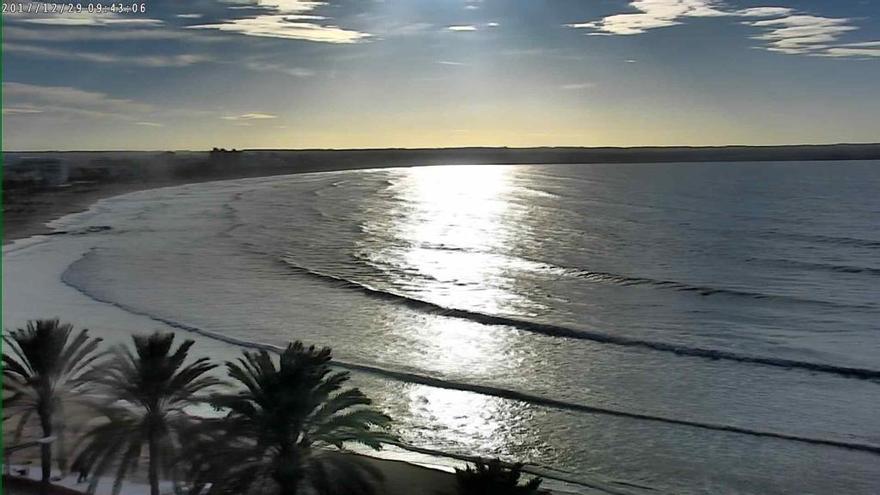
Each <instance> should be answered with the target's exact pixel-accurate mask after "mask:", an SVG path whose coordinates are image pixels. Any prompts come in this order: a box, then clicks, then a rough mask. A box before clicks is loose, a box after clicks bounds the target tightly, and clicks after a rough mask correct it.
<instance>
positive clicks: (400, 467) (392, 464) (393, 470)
mask: <svg viewBox="0 0 880 495" xmlns="http://www.w3.org/2000/svg"><path fill="white" fill-rule="evenodd" d="M355 169H358V168H355ZM344 170H352V169H339V170H327V171H326V172H335V171H344ZM306 173H315V172H313V171H300V172H295V173H288V174H273V175H269V176H256V177H242V178H235V179H228V178H220V179H217V180H198V181H178V182H176V183H168V182H165V181H162V182H152V183H143V184H137V185H134V184H132V185H131V186H134V187H124V186H123V187H113V186H109V187H101V188H96V189H95V190H94V191H90V193H89V194H87V195H83V196H81V197H82V198H84V199H85V198H88V199H90V200H92V202H91V203H89V204H83V202H78V203H63V204H59V205H58V206H57V207H56V208H53V209H51V210H49V211H46V212H43V213H50V212H51V213H52V214H54V215H56V216H54V217H52V218H49V219H48V220H45V221H44V216H32V217H31V218H30V228H28V229H24V228H22V229H19V230H17V231H14V233H13V234H12V235H9V233H8V232H5V233H4V246H3V251H4V254H3V255H4V264H5V265H7V266H8V265H9V264H10V263H9V260H8V259H7V257H9V256H13V257H17V256H25V257H27V256H28V254H29V253H30V252H31V251H40V250H43V249H49V248H51V246H52V244H53V242H51V241H52V240H53V238H54V237H55V236H54V235H53V232H56V233H58V234H61V233H64V232H65V227H64V224H66V223H68V220H70V221H73V222H76V221H77V220H76V218H77V217H78V216H79V215H81V214H88V212H89V211H90V210H92V209H93V208H94V207H95V206H97V205H98V204H100V203H101V201H102V200H106V199H111V198H116V197H122V196H127V195H129V194H135V193H138V192H144V191H149V190H154V189H162V188H166V187H183V186H187V185H193V184H201V183H209V182H223V181H227V180H241V179H261V178H265V177H282V176H284V175H300V174H306ZM35 223H39V224H38V225H34V224H35ZM53 224H61V227H53V226H52V225H53ZM58 238H59V240H60V239H62V238H69V237H68V236H66V235H60V236H58ZM29 241H33V242H29ZM75 244H76V246H74V250H73V251H74V252H67V253H65V256H62V258H64V259H63V261H60V262H59V263H57V264H53V263H51V261H50V263H49V265H50V266H49V269H48V270H47V271H48V272H49V273H46V274H45V275H48V278H49V279H51V281H54V282H55V283H56V284H58V285H61V286H64V288H65V289H66V290H73V291H75V293H76V294H75V296H76V298H77V299H82V298H85V299H87V300H88V302H89V304H87V305H86V304H85V303H84V302H81V301H72V302H67V301H63V302H61V304H60V306H61V307H65V306H66V307H71V306H76V307H78V308H81V309H82V310H83V311H84V312H85V313H88V312H91V313H92V314H95V313H94V311H95V308H101V307H103V308H105V309H106V310H107V311H108V313H110V314H104V315H101V316H100V317H98V318H97V321H98V322H100V323H97V324H96V321H95V319H86V320H85V321H83V319H82V318H80V317H77V316H76V313H74V314H73V315H71V317H70V318H69V319H70V321H71V323H74V325H76V326H78V327H88V328H91V329H92V330H93V332H94V331H97V332H96V334H95V335H96V336H100V337H102V338H104V340H105V343H107V344H108V345H118V344H129V338H130V335H132V334H133V333H135V332H137V331H141V332H143V331H146V330H136V328H138V329H145V328H148V326H147V325H143V324H141V325H140V326H139V327H132V326H131V325H127V324H125V323H123V324H122V325H120V326H119V327H116V326H115V325H108V324H107V322H108V321H111V322H114V323H115V322H116V321H118V320H117V318H116V317H114V315H113V314H112V313H113V312H116V311H121V312H124V313H128V316H129V317H132V316H133V317H134V318H135V319H138V320H143V319H144V318H148V317H145V316H144V315H138V314H134V313H130V312H129V311H126V310H125V309H124V308H119V307H114V306H113V305H112V304H110V307H109V308H107V306H108V304H109V303H106V302H102V301H100V300H97V299H94V298H93V297H91V296H89V295H87V294H84V293H82V292H81V291H78V290H76V289H74V288H73V287H71V286H69V285H68V284H66V283H65V282H64V281H63V277H62V276H61V275H62V274H63V271H64V270H65V269H66V267H67V266H69V264H70V263H72V262H73V261H75V260H76V259H78V258H79V257H80V256H81V255H82V254H84V251H80V250H79V248H80V247H82V246H85V244H82V246H80V242H75ZM13 263H14V261H13ZM4 268H6V267H4ZM9 268H12V270H6V269H4V272H3V274H4V279H5V280H4V286H6V284H7V282H8V281H9V280H13V279H17V278H18V277H17V276H16V275H15V274H14V272H15V271H17V270H15V267H13V266H10V267H9ZM44 268H45V267H44ZM9 272H13V273H9ZM6 277H9V279H6ZM41 282H42V281H40V280H37V281H36V283H35V284H34V285H35V287H32V288H31V290H32V291H34V292H35V293H41V294H40V295H41V296H44V297H42V298H34V297H32V296H33V294H31V295H30V296H25V297H23V298H22V299H28V300H29V302H32V303H34V304H33V307H37V308H45V307H49V308H51V309H50V310H49V313H51V314H52V315H53V316H62V315H64V314H69V313H68V310H66V309H65V310H64V311H59V310H58V308H59V304H58V301H57V300H56V299H55V297H53V295H51V294H43V290H42V288H44V287H45V284H44V283H41ZM45 282H47V283H48V282H49V281H48V280H46V281H45ZM45 292H49V293H51V292H52V289H49V290H48V291H45ZM40 299H45V300H47V301H48V300H52V302H51V303H47V304H43V303H41V302H40ZM6 303H7V298H6V297H4V306H5V305H6ZM19 306H21V305H19V304H15V303H14V302H13V303H12V304H10V307H14V308H17V307H19ZM90 307H91V308H90ZM6 309H7V308H4V326H7V325H6V323H7V322H6V318H7V315H6V314H5V313H7V311H6ZM27 311H31V310H26V312H27ZM40 311H43V310H40ZM43 312H44V311H43ZM9 313H14V311H9ZM40 314H42V313H40ZM17 316H19V315H15V314H13V316H12V318H10V319H11V320H16V319H18V320H21V319H22V318H20V317H19V318H16V317H17ZM43 316H46V315H43ZM36 317H39V315H37V314H33V315H30V316H29V317H28V319H30V318H36ZM62 319H64V318H63V317H62ZM150 323H151V324H152V327H153V328H151V330H165V331H171V332H174V333H180V334H181V335H184V336H186V338H190V339H193V340H196V341H198V342H200V344H202V343H205V342H211V343H212V344H213V346H215V348H223V351H226V352H228V350H229V349H233V350H235V351H236V352H237V351H238V350H240V349H241V348H242V346H241V345H239V344H234V343H231V342H226V341H220V340H217V339H215V338H212V337H210V336H206V335H202V334H200V333H199V332H192V331H187V330H185V329H183V330H182V329H180V328H176V327H174V326H170V325H168V324H167V323H163V322H160V321H150ZM157 325H160V326H161V327H163V328H159V327H158V326H157ZM9 326H11V325H9ZM101 327H103V328H101ZM164 327H167V328H164ZM202 347H204V345H203V346H202ZM218 350H219V349H218ZM223 351H221V353H222V352H223ZM212 354H214V353H212ZM4 430H5V428H4ZM421 450H424V449H418V448H416V449H414V450H411V449H408V448H406V447H404V446H398V445H393V444H391V445H388V446H387V447H386V448H385V449H383V451H381V452H377V453H373V452H372V451H370V452H366V451H364V452H360V451H350V450H349V451H346V452H345V453H344V454H345V455H354V456H357V457H359V458H362V459H364V460H366V461H367V462H369V463H372V464H374V465H375V466H376V467H377V468H379V469H380V471H381V472H382V473H383V476H384V477H385V480H384V481H383V486H384V490H383V491H381V492H380V493H383V494H386V495H409V494H412V493H431V494H436V495H454V494H455V493H456V491H455V487H456V480H455V476H454V473H453V472H452V468H453V466H454V465H460V466H464V465H465V464H466V463H467V462H468V461H467V460H466V459H476V457H470V456H457V455H454V454H448V455H444V453H441V452H434V453H428V452H429V451H428V450H425V451H424V452H423V451H421ZM431 452H433V451H431ZM410 456H414V457H413V458H412V459H407V457H410ZM419 457H421V458H423V459H424V460H420V459H419ZM439 459H444V460H446V461H449V462H439V461H438V460H439ZM432 461H433V462H432ZM456 467H457V466H456ZM524 475H525V476H526V477H528V478H531V477H535V476H540V477H542V478H544V479H545V485H544V486H545V488H546V487H547V483H548V482H549V483H550V484H551V485H562V486H569V485H570V486H572V487H574V486H576V487H577V492H578V493H592V494H601V493H621V492H616V491H610V490H606V489H603V488H599V487H598V486H594V485H592V484H581V483H577V482H572V481H568V480H565V479H564V478H555V477H552V476H547V475H546V474H535V473H533V472H530V470H528V466H527V470H526V471H524ZM68 478H69V476H68ZM67 481H68V480H67V479H65V480H64V482H62V483H61V484H60V486H65V487H67V488H73V489H76V488H77V486H76V485H74V484H72V483H67ZM127 485H128V483H127ZM131 485H132V486H131V489H124V490H123V493H124V494H125V495H141V494H142V493H143V495H146V493H148V490H147V487H146V486H140V485H138V484H137V483H132V484H131ZM426 487H430V490H427V489H426ZM552 493H555V494H566V493H574V492H570V491H568V490H560V488H559V487H558V486H557V487H554V489H553V491H552Z"/></svg>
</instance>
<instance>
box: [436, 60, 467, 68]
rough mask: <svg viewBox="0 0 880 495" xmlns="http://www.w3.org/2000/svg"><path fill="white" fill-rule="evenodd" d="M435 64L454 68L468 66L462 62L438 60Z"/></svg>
mask: <svg viewBox="0 0 880 495" xmlns="http://www.w3.org/2000/svg"><path fill="white" fill-rule="evenodd" d="M437 63H438V64H440V65H452V66H456V67H460V66H463V65H468V64H466V63H464V62H455V61H452V60H438V61H437Z"/></svg>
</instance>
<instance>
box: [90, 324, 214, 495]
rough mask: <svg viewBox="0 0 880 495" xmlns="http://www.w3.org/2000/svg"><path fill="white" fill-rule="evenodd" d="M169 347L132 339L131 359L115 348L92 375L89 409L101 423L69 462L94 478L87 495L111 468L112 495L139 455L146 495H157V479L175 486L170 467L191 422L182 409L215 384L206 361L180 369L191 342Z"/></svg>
mask: <svg viewBox="0 0 880 495" xmlns="http://www.w3.org/2000/svg"><path fill="white" fill-rule="evenodd" d="M173 343H174V334H170V333H165V334H163V333H154V334H152V335H150V336H135V337H134V348H135V352H134V353H132V352H131V350H129V349H127V348H123V347H119V348H117V349H115V352H114V353H113V358H112V359H111V360H110V361H109V362H108V363H107V365H106V366H103V367H102V368H101V369H100V370H96V373H94V376H93V379H94V381H95V383H96V384H97V385H98V387H99V391H100V392H102V395H103V397H102V398H103V400H102V401H101V402H98V403H95V404H94V407H95V408H96V409H97V410H98V411H99V412H100V413H102V414H103V416H104V417H105V418H106V421H105V422H104V423H102V424H100V425H98V426H96V427H95V428H93V429H92V430H91V431H89V432H88V433H87V434H86V436H85V446H84V448H83V449H82V450H81V452H80V453H79V455H78V456H77V459H76V461H75V465H77V466H78V467H79V469H82V470H85V471H89V472H91V473H92V474H93V475H95V476H94V477H93V478H92V481H91V483H90V485H89V493H94V490H95V488H96V484H97V481H98V478H97V476H100V475H103V474H105V473H106V472H107V471H108V470H109V469H111V468H115V473H114V476H115V482H114V485H113V494H114V495H116V494H118V493H119V491H120V489H121V487H122V482H123V479H124V478H125V476H126V475H127V474H128V473H130V472H132V471H133V470H134V469H136V468H137V465H138V461H139V460H140V458H141V456H142V454H143V452H144V450H145V449H146V452H147V453H148V474H149V482H150V493H151V494H152V495H158V493H159V477H160V473H161V474H163V475H164V478H165V479H170V480H172V481H177V480H179V475H180V474H181V473H180V471H181V470H180V469H178V468H177V467H176V466H177V464H176V462H177V460H178V456H179V452H180V447H181V445H183V444H185V443H186V441H187V440H186V439H185V438H182V434H183V433H184V432H186V431H188V430H189V429H191V428H192V424H193V421H194V418H193V417H192V416H191V415H189V414H187V413H186V411H185V408H186V407H188V406H192V405H194V404H198V403H199V402H204V401H205V400H206V399H207V396H206V395H202V393H203V392H205V390H206V389H208V388H209V387H213V386H216V385H219V384H220V383H221V382H220V381H219V380H218V379H217V378H214V377H211V376H208V375H207V373H208V372H209V371H211V370H212V369H213V368H215V365H213V364H210V363H209V362H208V359H207V358H200V359H196V360H194V361H192V362H191V363H189V364H186V361H187V357H188V352H189V349H190V347H192V345H193V341H192V340H186V341H184V342H183V343H182V344H181V345H180V346H178V347H177V349H172V347H173Z"/></svg>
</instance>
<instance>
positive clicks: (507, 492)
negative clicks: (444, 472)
mask: <svg viewBox="0 0 880 495" xmlns="http://www.w3.org/2000/svg"><path fill="white" fill-rule="evenodd" d="M522 468H523V465H522V464H513V465H512V466H509V467H508V466H505V465H504V464H502V462H501V461H500V460H499V459H493V460H490V461H488V462H483V461H477V462H475V463H474V467H473V469H472V468H471V467H470V466H467V467H465V469H456V470H455V479H456V481H457V482H458V493H459V495H537V494H545V493H550V492H547V491H541V490H540V486H541V483H542V482H543V480H542V479H541V478H532V479H531V480H529V481H528V482H526V483H525V484H522V485H520V484H519V478H520V475H522Z"/></svg>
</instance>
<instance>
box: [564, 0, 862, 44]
mask: <svg viewBox="0 0 880 495" xmlns="http://www.w3.org/2000/svg"><path fill="white" fill-rule="evenodd" d="M629 5H630V7H632V8H633V9H635V10H637V11H638V12H635V13H626V14H615V15H611V16H608V17H605V18H603V19H599V20H596V21H587V22H581V23H574V24H568V25H567V26H568V27H571V28H575V29H587V30H589V33H588V34H590V35H624V36H627V35H636V34H643V33H645V32H647V31H649V30H652V29H658V28H664V27H669V26H675V25H679V24H683V23H684V22H685V20H686V19H688V18H706V17H734V18H736V17H739V18H751V19H756V18H759V20H748V21H744V24H746V25H748V26H752V27H755V28H759V29H762V30H765V32H764V33H763V34H760V35H757V36H754V37H753V38H754V39H758V40H762V41H766V42H767V45H766V46H765V47H764V48H765V49H766V50H769V51H773V52H779V53H786V54H799V55H816V56H832V57H846V56H862V57H865V56H875V55H874V53H875V52H876V50H875V49H874V47H852V46H849V47H848V46H844V45H838V44H836V42H837V41H838V40H839V38H840V37H841V36H842V35H843V34H845V33H848V32H851V31H856V30H857V29H858V28H857V27H856V26H854V25H853V21H852V19H847V18H832V17H822V16H816V15H809V14H800V13H796V12H795V10H794V9H791V8H789V7H770V6H768V7H751V8H746V9H738V10H737V9H729V8H727V7H726V6H725V4H724V3H722V2H720V1H717V0H633V1H631V2H630V3H629Z"/></svg>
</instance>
